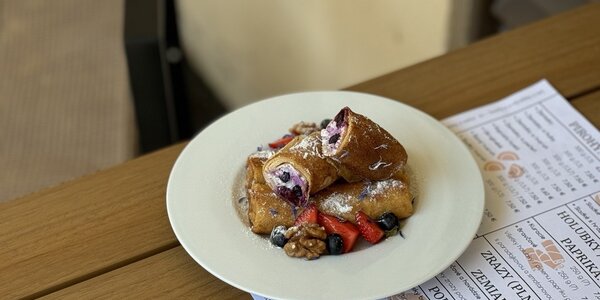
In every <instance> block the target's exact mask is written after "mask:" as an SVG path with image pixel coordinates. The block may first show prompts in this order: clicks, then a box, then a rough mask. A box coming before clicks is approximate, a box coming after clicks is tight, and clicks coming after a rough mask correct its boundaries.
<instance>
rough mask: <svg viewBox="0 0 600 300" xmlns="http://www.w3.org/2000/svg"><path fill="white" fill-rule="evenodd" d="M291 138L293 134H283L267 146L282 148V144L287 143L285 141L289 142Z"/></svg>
mask: <svg viewBox="0 0 600 300" xmlns="http://www.w3.org/2000/svg"><path fill="white" fill-rule="evenodd" d="M293 139H294V136H293V135H285V136H284V137H282V138H280V139H278V140H275V141H273V142H271V143H269V147H271V148H273V149H279V148H283V146H285V145H287V143H289V142H291V141H292V140H293Z"/></svg>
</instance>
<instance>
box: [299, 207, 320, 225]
mask: <svg viewBox="0 0 600 300" xmlns="http://www.w3.org/2000/svg"><path fill="white" fill-rule="evenodd" d="M318 215H319V211H318V210H317V207H316V206H315V204H314V203H311V204H309V205H308V206H307V207H306V208H305V209H304V211H302V213H301V214H300V215H299V216H298V217H297V218H296V221H294V226H298V225H300V224H302V223H313V224H317V223H318Z"/></svg>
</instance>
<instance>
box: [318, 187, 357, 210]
mask: <svg viewBox="0 0 600 300" xmlns="http://www.w3.org/2000/svg"><path fill="white" fill-rule="evenodd" d="M351 201H352V196H351V195H347V194H341V193H337V192H335V193H333V194H331V195H329V196H328V197H327V198H325V199H324V200H323V201H322V202H321V205H322V206H323V208H325V210H326V211H329V212H335V213H338V214H340V213H347V212H350V211H352V203H351Z"/></svg>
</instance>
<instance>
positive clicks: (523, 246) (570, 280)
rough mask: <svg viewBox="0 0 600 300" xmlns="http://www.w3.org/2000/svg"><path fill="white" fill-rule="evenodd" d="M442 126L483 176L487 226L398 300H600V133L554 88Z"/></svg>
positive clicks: (536, 89)
mask: <svg viewBox="0 0 600 300" xmlns="http://www.w3.org/2000/svg"><path fill="white" fill-rule="evenodd" d="M442 122H443V123H444V124H445V125H446V126H448V128H450V129H451V130H452V131H453V132H454V133H456V135H457V136H458V137H459V138H460V139H461V140H462V141H463V142H464V143H465V144H466V145H467V147H468V148H469V150H470V151H471V154H472V155H473V157H474V159H475V160H476V162H477V164H478V165H479V167H480V170H481V173H482V177H483V181H484V185H485V194H486V199H485V202H486V203H485V210H484V216H483V219H482V223H481V226H480V227H479V230H478V232H477V235H476V237H475V239H474V240H473V242H472V243H471V245H470V246H469V247H468V248H467V250H466V251H465V253H463V255H462V256H461V257H460V258H459V259H458V260H456V261H455V262H454V263H453V264H452V265H451V266H450V267H449V268H448V269H446V270H445V271H443V272H442V273H440V274H439V275H437V276H436V277H434V278H433V279H431V280H429V281H427V282H426V283H424V284H422V285H420V286H417V287H415V288H413V289H411V290H409V291H406V292H404V293H401V294H398V295H395V296H392V297H389V299H393V300H395V299H409V300H413V299H454V300H458V299H494V300H497V299H581V300H583V299H585V300H588V299H590V300H591V299H595V300H600V132H599V131H598V130H597V129H596V128H595V127H594V126H593V125H592V124H590V123H589V121H587V120H586V119H585V118H584V117H583V116H582V115H581V114H580V113H579V112H577V111H576V110H575V109H574V108H573V107H572V106H571V105H570V104H569V103H568V102H567V101H566V99H564V98H563V97H562V96H561V95H560V94H559V93H558V92H557V91H556V90H555V89H554V88H553V87H552V86H551V85H550V84H549V83H548V82H547V81H545V80H542V81H540V82H538V83H536V84H534V85H531V86H529V87H527V88H525V89H523V90H521V91H519V92H517V93H515V94H513V95H510V96H508V97H506V98H504V99H502V100H499V101H497V102H494V103H492V104H488V105H486V106H482V107H479V108H476V109H473V110H470V111H466V112H464V113H461V114H458V115H455V116H452V117H450V118H447V119H445V120H443V121H442ZM449 225H451V224H449ZM253 297H254V298H255V299H264V298H262V297H258V296H256V295H253Z"/></svg>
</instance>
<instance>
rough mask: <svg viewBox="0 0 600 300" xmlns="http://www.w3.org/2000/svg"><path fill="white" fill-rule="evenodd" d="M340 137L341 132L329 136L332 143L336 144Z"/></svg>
mask: <svg viewBox="0 0 600 300" xmlns="http://www.w3.org/2000/svg"><path fill="white" fill-rule="evenodd" d="M339 139H340V134H339V133H336V134H334V135H332V136H331V137H330V138H329V143H330V144H335V143H336V142H337V141H338V140H339Z"/></svg>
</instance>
